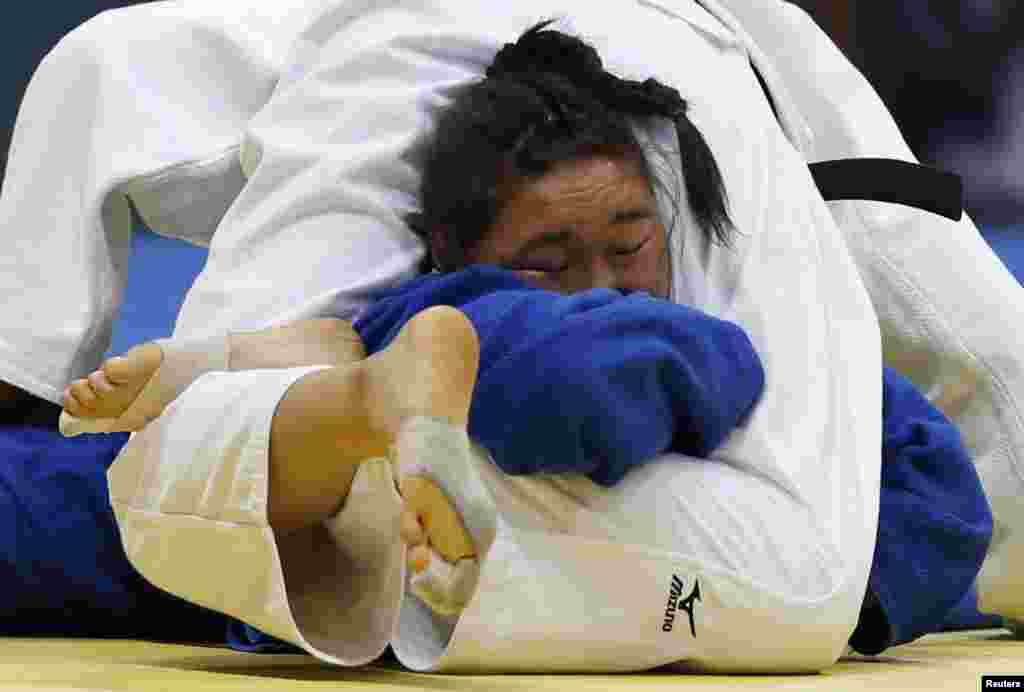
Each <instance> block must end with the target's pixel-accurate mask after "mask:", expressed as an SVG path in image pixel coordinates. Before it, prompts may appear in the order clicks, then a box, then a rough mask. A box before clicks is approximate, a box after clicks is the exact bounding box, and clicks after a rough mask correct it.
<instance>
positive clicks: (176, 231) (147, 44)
mask: <svg viewBox="0 0 1024 692" xmlns="http://www.w3.org/2000/svg"><path fill="white" fill-rule="evenodd" d="M320 4H322V0H288V1H287V2H269V3H260V2H249V1H248V0H221V1H218V2H155V3H145V4H141V5H137V6H133V7H126V8H121V9H116V10H111V11H107V12H104V13H102V14H100V15H98V16H96V17H95V18H93V19H91V20H89V21H88V22H86V23H85V24H83V25H82V26H80V27H78V28H77V29H75V30H74V31H72V32H71V33H70V34H68V35H67V36H66V37H64V38H63V39H62V40H61V41H60V42H59V43H58V44H57V46H56V47H55V48H54V49H53V50H52V51H51V52H50V53H49V54H48V55H47V56H46V58H45V59H44V60H43V61H42V63H41V64H40V65H39V68H38V69H37V70H36V72H35V75H34V76H33V78H32V81H31V82H30V84H29V86H28V89H27V91H26V93H25V97H24V100H23V102H22V105H21V109H20V111H19V113H18V118H17V122H16V123H15V127H14V132H13V136H12V143H11V149H10V153H9V157H8V163H7V171H6V176H5V179H4V185H3V194H2V196H0V228H2V229H3V230H2V238H3V244H4V251H3V252H2V253H0V293H2V294H3V295H4V296H5V298H4V300H2V301H0V380H4V381H7V382H10V383H13V384H15V385H18V386H20V387H22V388H23V389H26V390H28V391H30V392H32V393H33V394H36V395H37V396H39V397H42V398H44V399H48V400H50V401H53V402H56V403H59V402H60V400H61V392H62V390H63V388H64V386H65V385H66V384H67V383H68V382H69V381H70V380H72V379H74V378H76V377H81V376H84V375H85V374H86V373H88V372H89V371H91V370H92V369H94V368H95V367H96V366H97V365H99V362H100V358H101V356H102V354H103V353H104V351H106V349H107V348H108V347H109V344H110V335H111V328H112V325H113V322H114V320H115V319H116V316H117V310H118V308H119V306H120V304H121V298H122V294H123V292H124V287H125V281H126V276H127V269H126V265H127V262H128V253H129V247H130V232H131V217H130V209H129V204H128V197H129V196H130V197H131V199H132V201H133V202H134V203H135V205H136V206H137V208H138V209H139V211H140V213H141V215H142V217H143V218H144V219H145V220H146V221H147V223H148V224H149V225H150V227H151V228H153V230H155V231H157V232H158V233H162V234H164V235H169V236H172V237H179V238H184V239H186V240H189V241H191V242H194V243H198V244H200V245H206V244H208V243H209V241H210V238H211V236H212V235H213V231H214V229H215V228H216V226H217V224H218V222H219V221H220V219H221V217H222V216H223V215H224V212H225V210H226V209H227V208H228V206H229V205H230V204H231V202H232V200H233V199H234V198H235V196H236V195H237V194H238V192H239V190H240V189H241V187H242V184H243V182H244V179H243V176H242V170H241V167H240V165H239V155H240V151H239V150H240V145H241V142H242V138H243V134H244V128H245V126H246V124H247V123H248V122H249V120H250V119H251V118H252V117H253V116H254V115H255V114H256V113H257V112H259V110H260V109H261V108H263V106H264V105H265V104H266V102H267V101H268V99H269V98H270V96H271V94H272V93H274V91H275V89H276V88H279V80H281V79H282V76H284V77H285V78H286V77H287V74H286V73H285V70H284V67H285V65H286V64H288V63H289V55H288V52H289V51H290V50H292V49H293V47H294V45H295V42H294V37H295V34H296V33H297V32H298V31H299V29H300V28H302V27H304V26H305V25H307V24H308V22H309V16H310V14H311V13H312V12H313V11H314V10H315V9H316V8H317V6H319V5H320ZM283 73H285V74H283ZM258 242H259V241H258V240H254V241H253V244H258ZM272 276H280V275H268V276H267V278H268V279H270V278H272ZM248 286H249V289H250V290H249V291H248V293H249V294H254V293H259V292H260V291H261V290H263V291H269V290H270V289H269V288H268V287H267V286H266V284H253V283H252V282H250V283H249V284H248ZM235 288H236V290H241V287H238V286H236V287H235ZM253 300H254V302H256V303H261V304H262V303H264V302H265V301H259V300H256V299H255V298H253ZM265 317H267V318H270V319H273V317H274V315H272V314H267V315H265ZM223 326H225V327H230V326H231V325H223Z"/></svg>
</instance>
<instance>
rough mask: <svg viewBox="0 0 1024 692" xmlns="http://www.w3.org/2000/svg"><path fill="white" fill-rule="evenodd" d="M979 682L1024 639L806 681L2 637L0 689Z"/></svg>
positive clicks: (950, 641)
mask: <svg viewBox="0 0 1024 692" xmlns="http://www.w3.org/2000/svg"><path fill="white" fill-rule="evenodd" d="M983 674H1002V675H1006V674H1010V675H1024V641H1021V640H1014V638H1013V636H1012V635H1011V634H1010V633H1009V632H1007V631H1004V630H985V631H976V632H957V633H946V634H937V635H930V636H928V637H925V638H923V639H921V640H919V641H917V642H915V643H913V644H908V645H905V646H901V647H896V648H893V649H890V650H889V651H887V652H886V654H885V655H884V656H879V657H877V658H847V659H843V660H842V661H840V662H839V663H838V664H837V665H836V666H834V667H833V668H832V669H831V670H829V671H828V672H826V673H822V674H820V675H803V676H743V677H736V676H730V677H726V676H705V675H679V674H669V673H644V674H635V675H613V676H603V675H601V676H599V675H559V676H554V675H505V676H453V675H420V674H415V673H408V672H405V671H403V670H401V669H399V668H398V667H397V665H396V666H391V665H390V664H389V665H371V666H366V667H363V668H357V669H345V668H336V667H332V666H328V665H324V664H320V663H318V662H317V661H316V660H315V659H313V658H311V657H308V656H302V655H290V654H289V655H260V654H244V653H239V652H235V651H229V650H226V649H222V648H212V647H204V646H186V645H179V644H160V643H153V642H140V641H118V640H85V639H0V691H3V692H7V691H8V690H20V691H22V692H26V691H28V690H31V691H32V692H84V691H87V690H88V691H90V692H103V691H109V692H157V691H160V692H163V691H167V692H171V691H173V692H234V691H236V690H237V691H239V692H241V691H242V690H245V691H246V692H258V691H259V690H289V691H293V690H294V691H303V692H309V691H314V692H315V691H317V690H349V689H362V690H367V691H368V692H384V691H386V690H459V691H461V690H467V691H468V690H567V691H569V692H577V691H582V690H602V691H606V692H615V691H616V690H705V689H707V690H725V689H750V690H758V691H762V690H814V691H815V692H820V691H826V692H827V691H830V690H836V691H839V690H842V691H843V692H847V691H850V690H861V689H864V690H901V691H906V690H950V691H952V690H964V691H965V692H966V691H968V690H979V689H980V683H981V676H982V675H983Z"/></svg>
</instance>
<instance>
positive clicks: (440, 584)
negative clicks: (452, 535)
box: [409, 548, 480, 617]
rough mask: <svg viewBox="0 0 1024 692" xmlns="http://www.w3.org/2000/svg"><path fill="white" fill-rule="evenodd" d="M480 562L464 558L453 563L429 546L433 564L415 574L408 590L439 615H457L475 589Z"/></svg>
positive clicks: (410, 580)
mask: <svg viewBox="0 0 1024 692" xmlns="http://www.w3.org/2000/svg"><path fill="white" fill-rule="evenodd" d="M479 576H480V563H479V562H477V561H476V560H475V559H474V558H463V559H462V560H459V561H458V562H456V563H455V564H454V565H453V564H452V563H450V562H448V561H446V560H445V559H444V558H443V557H441V556H440V555H439V554H438V553H437V551H436V550H434V549H433V548H431V549H430V564H429V565H428V566H427V568H426V569H425V570H423V571H422V572H416V573H413V575H412V577H411V578H410V579H409V590H410V591H412V592H413V593H414V594H415V595H416V596H417V597H419V599H420V600H421V601H423V602H424V603H426V604H427V606H428V607H429V608H430V609H431V610H432V611H433V612H434V613H436V614H437V615H441V616H444V617H454V616H456V615H458V614H459V613H461V612H462V610H463V608H465V607H466V605H467V604H468V603H469V599H470V598H472V596H473V591H474V590H475V589H476V582H477V578H478V577H479Z"/></svg>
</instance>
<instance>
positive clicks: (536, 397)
mask: <svg viewBox="0 0 1024 692" xmlns="http://www.w3.org/2000/svg"><path fill="white" fill-rule="evenodd" d="M435 305H450V306H453V307H456V308H459V309H460V310H462V312H463V313H465V314H466V315H467V317H468V318H469V319H470V321H471V322H472V323H473V326H474V327H475V328H476V331H477V333H478V335H479V337H480V370H479V376H478V380H477V385H476V388H475V390H474V395H473V405H472V408H471V410H470V419H469V433H470V435H471V436H472V437H473V438H474V439H475V440H476V441H477V442H479V443H480V444H482V445H484V446H485V447H486V448H487V449H488V450H489V451H490V452H491V454H492V455H493V457H494V460H495V463H496V464H497V465H498V466H499V467H500V468H501V469H502V470H503V471H505V472H506V473H509V474H533V473H563V472H576V473H583V474H586V475H588V476H589V477H590V478H591V479H592V480H593V481H594V482H595V483H599V484H601V485H605V486H609V485H613V484H614V483H616V482H617V481H619V480H620V479H621V478H622V477H623V476H624V475H625V474H626V472H627V471H628V470H629V469H630V468H632V467H634V466H637V465H640V464H642V463H644V462H646V461H649V460H650V459H652V458H654V457H655V456H656V455H657V454H659V453H661V452H664V451H666V450H670V449H671V450H674V451H679V452H683V453H685V454H689V455H692V456H698V457H702V456H707V455H708V454H709V453H710V452H711V451H712V450H713V449H714V448H715V447H717V446H718V445H719V444H721V442H722V441H723V440H724V439H725V438H726V436H727V435H728V434H729V433H730V431H732V430H733V429H734V428H735V427H736V426H737V425H739V424H740V423H741V422H742V421H743V420H744V419H745V417H746V416H747V414H748V413H749V412H750V410H751V409H752V408H753V406H754V404H755V403H756V401H757V400H758V398H759V397H760V395H761V392H762V390H763V387H764V371H763V369H762V367H761V362H760V360H759V358H758V357H757V354H756V353H755V351H754V349H753V346H752V345H751V343H750V340H749V339H748V337H747V335H746V333H745V332H744V331H743V330H742V329H740V327H738V326H737V325H735V324H733V323H731V322H726V321H723V320H719V319H716V318H714V317H711V316H710V315H707V314H705V313H702V312H699V311H697V310H694V309H692V308H688V307H686V306H683V305H677V304H674V303H671V302H669V301H666V300H659V299H656V298H652V297H651V296H649V295H647V294H645V293H631V294H623V293H620V292H618V291H613V290H608V289H595V290H590V291H586V292H582V293H577V294H574V295H568V296H567V295H562V294H559V293H553V292H550V291H544V290H541V289H537V288H532V287H530V286H528V285H527V284H525V283H524V282H523V281H522V280H520V279H519V278H518V277H517V276H516V275H515V274H513V273H511V272H508V271H505V270H501V269H497V268H493V267H484V266H477V267H471V268H469V269H466V270H463V271H461V272H456V273H452V274H445V275H438V274H433V275H426V276H423V277H420V278H418V279H416V280H414V281H412V282H410V283H408V284H406V285H404V286H402V287H400V288H399V289H398V290H397V291H396V292H395V293H393V294H391V295H389V296H387V297H385V298H383V299H382V300H380V301H379V302H377V303H375V304H374V305H373V306H372V307H371V308H369V309H368V310H367V311H366V312H365V313H364V314H363V315H362V316H361V317H360V319H359V320H357V322H356V323H355V329H356V331H357V332H358V333H359V335H360V336H361V337H362V339H363V341H364V343H365V344H366V347H367V352H368V353H371V354H372V353H375V352H376V351H379V350H380V349H382V348H384V347H385V346H386V345H387V344H388V343H389V342H390V341H391V340H392V339H393V338H394V337H395V335H396V334H397V333H398V331H399V330H400V329H401V327H402V326H403V325H404V324H405V323H406V322H407V321H408V320H409V319H410V318H412V316H413V315H415V314H416V313H418V312H420V311H421V310H424V309H426V308H428V307H431V306H435ZM538 441H543V443H542V444H541V443H539V442H538Z"/></svg>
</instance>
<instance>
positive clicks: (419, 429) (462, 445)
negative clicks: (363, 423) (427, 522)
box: [392, 416, 497, 617]
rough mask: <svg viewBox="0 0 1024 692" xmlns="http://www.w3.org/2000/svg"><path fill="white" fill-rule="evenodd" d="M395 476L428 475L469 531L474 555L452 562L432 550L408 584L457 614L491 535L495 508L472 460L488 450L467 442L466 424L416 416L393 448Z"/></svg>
mask: <svg viewBox="0 0 1024 692" xmlns="http://www.w3.org/2000/svg"><path fill="white" fill-rule="evenodd" d="M392 454H393V455H394V457H393V460H394V462H395V463H396V464H397V465H398V468H397V469H396V476H397V477H399V478H401V477H422V478H427V479H429V480H432V481H433V482H435V483H437V485H438V486H439V487H440V488H441V489H442V490H443V491H444V492H445V495H447V496H448V499H449V500H450V501H451V502H452V504H453V505H454V506H455V509H456V511H457V512H458V513H459V515H460V516H461V517H462V521H463V523H464V524H465V526H466V529H467V530H468V531H469V533H470V535H471V536H472V537H473V544H474V546H475V548H476V553H477V559H471V558H470V559H464V560H460V561H459V562H458V563H457V564H456V565H452V564H451V563H448V562H446V561H445V560H444V559H443V558H442V557H441V556H440V555H438V554H437V553H436V552H432V555H431V560H430V567H428V568H427V569H426V570H424V571H423V572H421V573H419V574H414V575H413V576H412V577H411V578H410V581H409V588H410V591H412V592H413V593H414V594H415V595H416V596H418V597H419V598H420V599H421V600H422V601H423V602H424V603H425V604H426V605H427V606H428V607H429V608H430V609H431V610H432V611H433V612H434V613H436V614H438V615H442V616H446V617H452V616H457V615H458V614H459V613H460V612H461V611H462V609H463V608H464V607H465V606H466V604H467V603H468V602H469V599H470V598H471V597H472V595H473V591H474V589H475V587H476V580H477V576H478V574H479V558H481V557H483V556H484V555H485V554H486V552H487V550H489V549H490V546H491V543H492V542H493V541H494V535H495V531H496V522H497V509H496V508H495V506H494V500H493V499H492V498H491V495H490V493H489V492H488V491H487V488H486V487H485V486H484V484H483V482H482V481H481V480H480V477H479V475H478V474H477V471H476V465H477V464H479V463H484V462H487V455H486V452H484V451H483V450H482V449H481V448H479V447H477V446H475V445H473V444H472V442H470V440H469V436H468V435H467V434H466V430H465V429H464V428H461V427H458V426H455V425H452V424H451V423H449V422H447V421H442V420H438V419H436V418H427V417H423V416H421V417H416V418H411V419H409V420H408V421H406V423H405V424H403V426H402V429H401V430H400V431H399V433H398V436H397V440H396V442H395V446H394V448H393V450H392Z"/></svg>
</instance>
